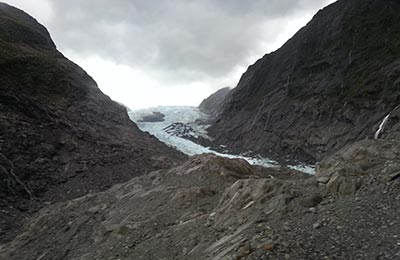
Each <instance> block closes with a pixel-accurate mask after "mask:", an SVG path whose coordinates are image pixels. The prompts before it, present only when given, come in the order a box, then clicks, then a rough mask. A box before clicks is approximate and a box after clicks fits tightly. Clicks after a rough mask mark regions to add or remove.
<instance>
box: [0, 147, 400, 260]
mask: <svg viewBox="0 0 400 260" xmlns="http://www.w3.org/2000/svg"><path fill="white" fill-rule="evenodd" d="M399 154H400V145H399V143H398V142H396V141H386V140H371V141H364V142H360V143H356V144H354V145H352V146H350V147H347V148H345V149H343V150H341V151H339V152H338V153H337V154H335V155H333V156H332V157H329V158H327V159H326V160H324V161H323V163H321V165H320V167H319V168H318V175H317V176H307V175H302V174H301V173H295V172H290V171H288V170H284V169H265V168H262V169H257V168H254V167H252V166H250V165H249V164H248V163H247V162H245V161H243V160H232V159H226V158H220V157H217V156H215V155H201V156H196V157H192V158H191V159H190V160H188V161H187V162H186V163H184V164H182V165H181V166H178V167H175V168H171V169H169V170H161V171H156V172H153V173H150V174H148V175H144V176H140V177H137V178H134V179H132V180H130V181H128V182H126V183H124V184H118V185H116V186H114V187H112V188H111V189H109V190H107V191H105V192H101V193H96V194H90V195H86V196H84V197H82V198H79V199H75V200H73V201H68V202H62V203H56V204H53V205H50V206H49V207H46V208H44V209H42V210H41V211H39V212H38V213H37V214H35V216H34V217H33V218H31V219H30V220H29V221H28V223H27V225H26V226H25V228H24V232H23V233H22V235H20V236H18V237H17V238H16V239H14V240H13V241H12V242H10V243H8V244H4V245H3V246H0V258H1V259H18V260H24V259H26V260H28V259H38V258H40V259H42V260H52V259H65V260H68V259H85V260H92V259H93V260H94V259H121V260H123V259H126V260H128V259H208V260H220V259H254V260H256V259H257V260H260V259H343V260H347V259H397V258H398V257H399V256H400V252H399V237H398V235H399V233H400V216H399V214H398V205H399V203H400V196H399V192H400V179H399V178H396V177H395V175H394V174H393V173H395V172H396V171H395V169H399V168H398V166H399ZM334 172H339V173H340V181H339V182H337V184H338V186H337V187H338V189H332V187H333V186H332V185H331V184H329V182H334V180H333V179H334V178H336V177H335V176H333V175H332V173H334ZM322 177H327V178H329V179H330V180H329V182H328V183H326V182H321V180H322V179H321V178H322ZM353 183H359V185H357V186H354V189H353ZM341 191H343V192H341ZM55 237H57V239H54V238H55Z"/></svg>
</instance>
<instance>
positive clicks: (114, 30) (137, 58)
mask: <svg viewBox="0 0 400 260" xmlns="http://www.w3.org/2000/svg"><path fill="white" fill-rule="evenodd" d="M326 2H327V0H298V1H294V0H251V1H250V0H249V1H243V0H230V1H229V0H203V1H200V0H199V1H194V0H193V1H188V0H169V1H168V0H165V1H163V0H134V1H133V0H113V1H110V0H85V1H82V0H68V1H67V0H65V1H64V0H53V7H54V19H53V21H52V22H51V24H50V30H51V32H52V34H53V35H54V38H55V39H56V41H57V42H58V45H59V46H60V47H61V48H62V49H72V50H73V51H75V52H76V53H78V54H80V55H93V54H98V55H101V56H103V57H105V58H108V59H113V60H115V61H117V62H120V63H124V64H128V65H130V66H132V67H136V68H142V69H146V70H151V71H154V72H157V73H158V74H159V75H170V76H169V78H170V80H171V81H174V80H176V81H185V80H186V81H191V80H195V79H199V77H200V78H201V77H215V78H217V77H222V76H224V75H225V74H227V73H228V72H229V71H230V70H232V68H233V67H234V66H235V65H243V63H245V62H247V59H248V58H249V56H251V54H252V53H253V52H254V51H255V50H257V51H258V50H259V51H260V52H262V50H260V48H261V47H260V46H261V43H262V42H265V41H267V40H268V39H273V38H274V35H276V34H277V33H279V31H280V30H281V28H279V26H278V27H274V28H269V30H265V25H266V24H268V22H272V21H277V20H278V21H279V20H283V19H285V18H288V17H291V16H293V17H297V16H301V15H303V14H304V13H306V12H310V10H312V12H314V11H315V10H316V9H317V8H319V7H322V6H324V5H325V3H326ZM171 75H173V76H171Z"/></svg>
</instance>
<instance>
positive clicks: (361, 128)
mask: <svg viewBox="0 0 400 260" xmlns="http://www.w3.org/2000/svg"><path fill="white" fill-rule="evenodd" d="M399 20H400V2H399V1H393V0H387V1H382V0H339V1H338V2H336V3H334V4H332V5H330V6H328V7H326V8H325V9H323V10H321V11H320V12H318V13H317V14H316V15H315V17H314V18H313V19H312V21H311V22H309V24H307V26H306V27H304V28H302V29H301V30H300V31H299V32H298V33H297V34H296V35H295V36H294V37H293V38H292V39H291V40H289V41H288V42H287V43H286V44H285V45H284V46H283V47H282V48H280V49H279V50H277V51H276V52H273V53H271V54H268V55H265V56H264V57H263V58H262V59H260V60H258V61H257V62H256V63H255V64H253V65H251V66H250V67H249V68H248V70H247V72H246V73H245V74H243V76H242V78H241V80H240V82H239V84H238V86H237V87H236V88H235V89H233V90H232V91H231V93H230V94H229V98H228V99H229V100H227V101H226V104H225V105H224V108H223V112H222V114H221V115H220V116H219V117H218V120H217V122H216V124H215V125H214V126H212V127H211V128H210V129H209V132H210V133H211V135H213V136H214V137H216V140H217V141H218V142H219V143H221V144H227V145H228V146H231V147H236V148H239V149H240V150H242V151H243V150H253V151H255V152H259V153H262V154H266V155H269V156H272V157H273V155H274V153H275V155H276V156H275V157H282V156H286V155H288V157H290V158H291V159H293V158H294V159H301V160H305V161H310V162H315V161H316V160H319V159H321V157H322V156H323V155H325V154H327V153H330V152H332V151H335V150H337V149H339V148H341V147H343V146H344V145H346V144H349V143H352V142H354V141H356V140H362V139H365V138H373V137H374V134H375V132H376V131H377V129H378V127H379V125H380V123H381V122H382V120H383V119H384V118H385V116H386V115H387V114H388V113H390V112H391V117H390V118H389V120H388V122H387V124H386V127H385V131H384V133H383V134H382V137H390V138H393V137H395V138H398V137H399V136H400V134H399V129H400V128H399V109H396V111H393V109H394V108H396V107H397V106H398V105H399V104H400V91H399V90H400V23H399V22H398V21H399Z"/></svg>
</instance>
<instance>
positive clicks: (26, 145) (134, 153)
mask: <svg viewBox="0 0 400 260" xmlns="http://www.w3.org/2000/svg"><path fill="white" fill-rule="evenodd" d="M184 159H185V156H184V155H182V154H181V153H179V152H177V151H175V150H173V149H171V148H168V147H167V146H166V145H164V144H162V143H161V142H159V141H158V140H156V139H155V138H154V137H152V136H150V135H149V134H145V133H142V132H141V131H139V129H138V128H137V127H136V125H135V124H134V123H133V122H131V121H130V120H129V118H128V115H127V113H126V109H125V108H124V107H123V106H121V105H118V104H116V103H115V102H113V101H112V100H111V99H110V98H109V97H108V96H106V95H104V94H103V93H102V92H101V91H100V90H99V89H98V87H97V85H96V82H95V81H94V80H93V79H92V78H91V77H90V76H89V75H88V74H87V73H86V72H85V71H83V70H82V69H81V68H80V67H79V66H77V65H76V64H74V63H73V62H71V61H69V60H68V59H67V58H65V57H64V56H63V55H62V54H61V53H60V52H58V51H57V49H56V46H55V44H54V43H53V41H52V40H51V38H50V36H49V33H48V32H47V30H46V29H45V28H44V27H43V26H42V25H40V24H39V23H38V22H37V21H36V20H35V19H34V18H32V17H30V16H29V15H27V14H26V13H24V12H23V11H21V10H18V9H16V8H13V7H10V6H8V5H7V4H4V3H0V176H1V178H0V209H1V211H0V237H1V236H3V235H4V234H11V233H12V231H13V230H15V228H16V227H17V226H18V225H19V220H20V218H21V217H22V216H25V215H29V214H30V212H31V211H32V210H35V209H37V208H38V207H41V206H42V205H43V203H48V202H52V201H59V200H65V199H71V198H76V197H78V196H82V195H84V194H87V193H89V192H96V191H101V190H104V189H107V188H109V187H111V186H112V185H113V184H115V183H119V182H123V181H127V180H129V179H131V178H132V177H134V176H138V175H142V174H145V173H148V172H150V171H153V170H157V169H161V168H167V167H170V166H172V165H175V163H177V162H181V161H183V160H184Z"/></svg>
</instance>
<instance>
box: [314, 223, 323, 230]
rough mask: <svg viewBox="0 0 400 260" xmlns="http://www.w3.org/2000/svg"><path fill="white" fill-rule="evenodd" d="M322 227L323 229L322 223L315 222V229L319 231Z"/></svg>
mask: <svg viewBox="0 0 400 260" xmlns="http://www.w3.org/2000/svg"><path fill="white" fill-rule="evenodd" d="M320 227H322V223H321V222H315V223H314V224H313V229H319V228H320Z"/></svg>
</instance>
